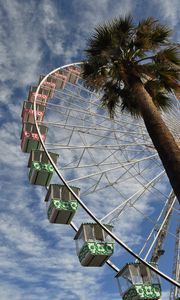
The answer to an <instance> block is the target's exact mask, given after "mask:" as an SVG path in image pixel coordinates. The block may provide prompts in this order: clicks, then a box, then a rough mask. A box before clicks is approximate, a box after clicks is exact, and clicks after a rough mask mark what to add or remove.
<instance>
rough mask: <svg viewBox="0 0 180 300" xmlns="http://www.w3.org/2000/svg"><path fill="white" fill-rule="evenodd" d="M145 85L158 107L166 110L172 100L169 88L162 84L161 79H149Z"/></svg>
mask: <svg viewBox="0 0 180 300" xmlns="http://www.w3.org/2000/svg"><path fill="white" fill-rule="evenodd" d="M144 87H145V89H146V91H147V92H148V93H149V95H150V96H151V98H152V100H153V102H154V104H155V105H156V107H157V108H158V109H163V110H165V109H166V108H169V107H170V106H171V104H172V101H171V99H170V98H169V96H168V92H167V90H166V89H165V88H164V86H162V85H161V82H160V81H158V80H148V81H147V82H146V83H145V85H144Z"/></svg>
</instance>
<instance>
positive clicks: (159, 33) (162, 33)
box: [134, 17, 171, 53]
mask: <svg viewBox="0 0 180 300" xmlns="http://www.w3.org/2000/svg"><path fill="white" fill-rule="evenodd" d="M170 34H171V30H170V29H169V28H168V27H167V26H165V25H161V24H159V22H158V21H157V20H155V19H154V18H152V17H149V18H147V19H145V20H142V21H141V22H139V25H138V26H137V27H136V37H135V41H134V43H135V46H136V48H137V49H141V53H143V52H145V51H150V50H154V49H156V48H158V47H159V46H161V45H162V44H164V43H166V42H167V41H168V38H169V37H170Z"/></svg>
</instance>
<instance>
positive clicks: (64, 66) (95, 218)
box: [33, 62, 180, 288]
mask: <svg viewBox="0 0 180 300" xmlns="http://www.w3.org/2000/svg"><path fill="white" fill-rule="evenodd" d="M83 63H84V62H75V63H71V64H67V65H63V66H61V67H58V68H56V69H53V70H52V71H50V72H49V73H48V74H47V75H46V76H45V77H44V78H43V79H42V80H41V82H40V83H39V84H38V87H37V89H36V91H35V97H34V103H33V117H34V123H35V127H36V130H37V133H38V136H39V139H40V142H41V145H42V147H43V149H44V151H45V153H46V155H47V157H48V159H49V161H50V162H51V164H52V166H53V168H54V170H55V172H56V174H57V175H58V177H59V178H60V180H61V181H62V182H63V184H64V185H65V186H66V187H67V188H68V190H69V191H70V192H71V194H72V195H73V196H74V197H75V199H76V200H77V202H78V203H79V204H80V206H81V207H82V208H83V210H84V211H85V212H86V213H87V214H88V215H89V216H90V217H91V219H93V220H94V221H95V223H97V224H98V225H99V226H100V227H101V228H102V229H103V230H104V231H105V232H106V233H107V234H108V235H109V236H110V237H111V238H112V239H113V240H114V241H116V243H117V244H118V245H120V246H121V247H122V248H124V249H125V250H126V251H127V252H128V253H129V254H131V255H132V256H133V257H134V258H135V259H136V260H139V261H140V262H141V263H143V264H144V265H145V266H147V267H149V268H150V269H151V270H152V271H154V272H155V273H157V274H158V275H159V276H161V277H162V278H164V279H165V280H167V281H168V282H170V283H171V284H173V285H175V286H177V287H178V288H180V283H178V282H177V281H176V280H174V279H172V278H171V277H169V276H168V275H166V274H165V273H164V272H162V271H160V270H158V269H156V268H155V267H154V266H152V265H151V264H150V263H148V262H147V261H145V260H144V259H143V258H141V257H140V256H139V255H138V254H137V253H135V252H134V251H133V250H132V249H131V248H130V247H129V246H127V245H126V243H124V242H123V241H122V240H121V239H119V238H118V237H117V236H116V235H115V234H114V233H112V232H111V231H109V230H108V228H106V227H105V226H104V224H102V223H101V220H99V219H98V218H97V217H96V216H95V215H94V214H93V213H92V211H91V210H90V209H89V208H88V207H87V206H86V205H85V204H84V202H83V201H82V200H81V199H80V198H79V197H78V196H77V195H76V193H75V192H74V191H73V190H72V188H71V187H70V186H69V184H68V183H67V181H66V180H65V178H64V176H63V175H62V174H61V172H60V171H59V169H58V168H57V166H56V164H55V163H54V161H53V159H52V158H51V156H50V154H49V152H48V150H47V148H46V145H45V143H44V141H43V138H42V136H41V133H40V130H39V127H38V122H37V119H36V100H37V96H38V92H39V90H40V87H41V84H43V83H44V82H45V81H46V79H47V78H48V77H49V76H50V75H52V74H53V73H55V72H57V71H59V70H61V69H64V68H67V67H70V66H74V65H82V64H83ZM72 227H73V226H72ZM108 265H109V263H108ZM116 272H117V270H116Z"/></svg>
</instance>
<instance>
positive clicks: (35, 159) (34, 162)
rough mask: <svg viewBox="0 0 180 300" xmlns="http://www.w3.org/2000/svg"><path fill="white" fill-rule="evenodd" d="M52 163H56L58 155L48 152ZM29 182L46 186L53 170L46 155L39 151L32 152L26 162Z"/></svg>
mask: <svg viewBox="0 0 180 300" xmlns="http://www.w3.org/2000/svg"><path fill="white" fill-rule="evenodd" d="M49 154H50V156H51V157H52V159H53V161H54V162H55V163H57V158H58V156H59V155H58V154H56V153H52V152H49ZM28 167H29V168H30V171H29V181H30V183H31V184H35V185H42V186H48V185H49V184H50V181H51V178H52V176H53V172H54V168H53V166H52V165H51V163H50V161H49V159H48V157H47V155H46V153H45V152H44V151H41V150H33V151H31V153H30V158H29V162H28Z"/></svg>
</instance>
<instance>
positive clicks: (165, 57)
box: [153, 47, 180, 66]
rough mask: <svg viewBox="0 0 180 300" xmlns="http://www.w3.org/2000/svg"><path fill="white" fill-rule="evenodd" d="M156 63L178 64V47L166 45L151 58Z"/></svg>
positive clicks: (179, 54)
mask: <svg viewBox="0 0 180 300" xmlns="http://www.w3.org/2000/svg"><path fill="white" fill-rule="evenodd" d="M153 60H154V61H155V62H157V63H165V64H174V65H177V66H179V65H180V52H179V51H178V47H168V48H165V49H162V50H161V51H159V52H158V53H157V54H156V55H155V56H154V58H153Z"/></svg>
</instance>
